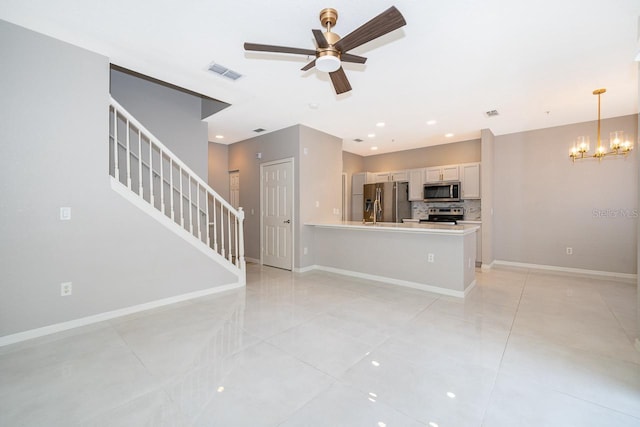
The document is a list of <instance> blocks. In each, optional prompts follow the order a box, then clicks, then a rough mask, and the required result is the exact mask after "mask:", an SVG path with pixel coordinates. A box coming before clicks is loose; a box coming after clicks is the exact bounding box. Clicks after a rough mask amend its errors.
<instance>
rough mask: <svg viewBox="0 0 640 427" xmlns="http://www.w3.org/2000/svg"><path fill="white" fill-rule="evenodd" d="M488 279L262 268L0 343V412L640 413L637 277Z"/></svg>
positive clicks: (327, 417) (495, 419) (207, 419)
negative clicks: (468, 286) (463, 293)
mask: <svg viewBox="0 0 640 427" xmlns="http://www.w3.org/2000/svg"><path fill="white" fill-rule="evenodd" d="M477 281H478V286H477V287H476V288H475V289H474V290H473V291H472V292H471V293H470V294H469V295H468V297H467V298H466V299H464V300H463V299H458V298H452V297H446V296H441V295H437V294H431V293H428V292H423V291H418V290H414V289H409V288H403V287H398V286H392V285H385V284H382V283H377V282H371V281H367V280H363V279H355V278H349V277H343V276H339V275H334V274H330V273H326V272H311V273H304V274H297V273H291V272H287V271H283V270H278V269H273V268H268V267H260V266H258V265H255V264H250V265H249V266H248V273H247V287H246V289H242V290H237V291H230V292H225V293H223V294H218V295H210V296H207V297H203V298H199V299H196V300H191V301H188V302H183V303H179V304H174V305H172V306H168V307H163V308H160V309H156V310H151V311H146V312H143V313H137V314H135V315H131V316H127V317H123V318H119V319H115V320H112V321H109V322H103V323H100V324H95V325H91V326H88V327H84V328H78V329H75V330H72V331H66V332H63V333H60V334H56V335H50V336H47V337H43V338H39V339H35V340H31V341H27V342H23V343H19V344H15V345H12V346H7V347H3V348H0V425H2V426H225V427H228V426H252V427H256V426H286V427H291V426H349V427H354V426H356V427H357V426H370V427H391V426H431V427H436V426H437V427H458V426H460V427H474V426H478V427H480V426H483V427H491V426H518V427H526V426H536V427H537V426H563V427H564V426H580V427H582V426H640V353H639V352H638V351H636V350H635V348H634V346H633V340H634V339H635V337H636V336H637V335H638V331H637V322H635V319H636V315H637V307H636V301H637V300H636V286H635V285H634V284H631V283H626V282H620V281H614V280H607V279H595V278H584V277H577V276H571V275H562V274H554V273H548V272H539V271H528V270H524V269H495V270H493V271H490V272H478V273H477Z"/></svg>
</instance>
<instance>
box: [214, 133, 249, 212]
mask: <svg viewBox="0 0 640 427" xmlns="http://www.w3.org/2000/svg"><path fill="white" fill-rule="evenodd" d="M208 169H209V171H208V179H207V184H209V187H211V188H213V189H214V190H215V191H216V193H218V194H219V195H220V196H222V197H223V198H224V199H225V200H226V201H229V146H228V145H223V144H217V143H215V142H209V160H208ZM240 180H242V175H241V176H240Z"/></svg>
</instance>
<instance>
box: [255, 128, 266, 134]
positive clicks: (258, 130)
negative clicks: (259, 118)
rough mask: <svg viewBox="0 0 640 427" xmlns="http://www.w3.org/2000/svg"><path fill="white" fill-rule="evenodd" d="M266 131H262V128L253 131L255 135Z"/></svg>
mask: <svg viewBox="0 0 640 427" xmlns="http://www.w3.org/2000/svg"><path fill="white" fill-rule="evenodd" d="M265 130H266V129H262V128H258V129H254V130H253V131H254V132H255V133H260V132H264V131H265Z"/></svg>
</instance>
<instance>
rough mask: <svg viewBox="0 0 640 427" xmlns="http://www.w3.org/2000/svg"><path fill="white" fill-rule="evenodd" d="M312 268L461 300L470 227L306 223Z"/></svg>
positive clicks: (470, 256)
mask: <svg viewBox="0 0 640 427" xmlns="http://www.w3.org/2000/svg"><path fill="white" fill-rule="evenodd" d="M305 225H306V226H311V227H313V242H314V243H313V248H312V251H313V252H312V255H313V257H314V258H313V259H314V264H315V265H314V268H317V269H320V270H326V271H333V272H336V273H340V274H346V275H350V276H356V277H363V278H367V279H373V280H379V281H384V282H386V283H392V284H396V285H401V286H408V287H412V288H416V289H422V290H426V291H431V292H437V293H440V294H445V295H451V296H457V297H464V296H465V295H466V294H467V293H468V292H469V291H470V290H471V289H472V288H473V286H475V261H476V231H477V229H478V227H477V226H475V225H441V224H416V223H406V224H402V223H389V222H384V223H382V222H381V223H377V224H375V225H374V224H371V223H367V224H364V223H362V222H355V221H341V222H332V223H307V224H305Z"/></svg>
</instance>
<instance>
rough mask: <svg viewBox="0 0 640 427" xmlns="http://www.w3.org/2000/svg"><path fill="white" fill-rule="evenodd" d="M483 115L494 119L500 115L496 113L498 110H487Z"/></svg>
mask: <svg viewBox="0 0 640 427" xmlns="http://www.w3.org/2000/svg"><path fill="white" fill-rule="evenodd" d="M485 114H486V115H487V117H495V116H497V115H498V114H500V113H498V110H489V111H487V112H486V113H485Z"/></svg>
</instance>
